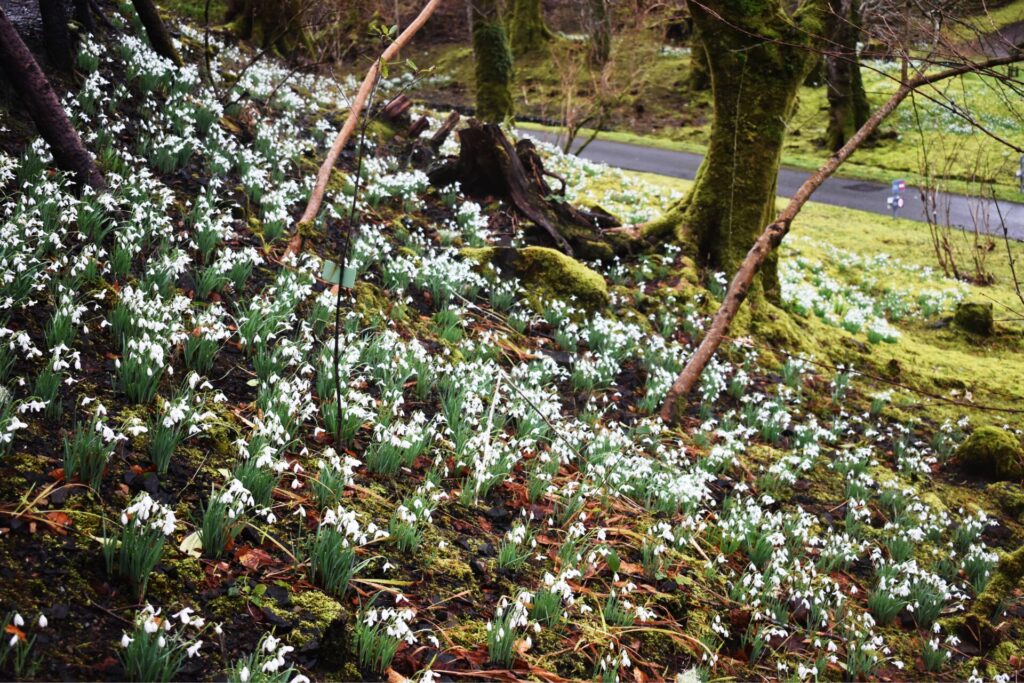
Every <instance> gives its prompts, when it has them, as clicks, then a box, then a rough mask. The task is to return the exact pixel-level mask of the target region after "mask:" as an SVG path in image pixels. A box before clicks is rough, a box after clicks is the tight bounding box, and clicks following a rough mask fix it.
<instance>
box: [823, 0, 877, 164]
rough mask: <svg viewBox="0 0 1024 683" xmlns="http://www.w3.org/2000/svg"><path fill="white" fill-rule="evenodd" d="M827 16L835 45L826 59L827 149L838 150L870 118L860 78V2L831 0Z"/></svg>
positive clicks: (866, 98)
mask: <svg viewBox="0 0 1024 683" xmlns="http://www.w3.org/2000/svg"><path fill="white" fill-rule="evenodd" d="M829 5H830V8H831V12H830V13H829V16H828V21H829V24H830V26H829V36H830V38H831V42H832V45H831V47H830V49H829V52H828V54H827V56H826V57H825V69H826V87H827V91H828V130H827V131H826V133H825V146H826V147H828V148H829V149H830V150H832V151H833V152H834V151H836V150H838V149H839V148H840V147H842V146H843V144H844V143H845V142H846V141H847V140H849V139H850V138H851V137H852V136H853V134H854V133H855V132H856V131H857V129H859V128H860V127H861V126H863V125H864V122H865V121H867V120H868V117H869V116H870V115H871V107H870V105H869V104H868V96H867V94H866V93H865V92H864V82H863V80H861V75H860V60H859V58H858V55H857V43H858V42H859V41H860V36H861V23H860V22H861V19H860V11H859V9H858V8H859V2H858V0H830V1H829Z"/></svg>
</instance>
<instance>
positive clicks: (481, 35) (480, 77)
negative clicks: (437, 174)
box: [469, 0, 512, 123]
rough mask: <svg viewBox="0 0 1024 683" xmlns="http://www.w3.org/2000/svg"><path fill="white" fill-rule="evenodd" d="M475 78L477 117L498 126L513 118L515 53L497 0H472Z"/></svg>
mask: <svg viewBox="0 0 1024 683" xmlns="http://www.w3.org/2000/svg"><path fill="white" fill-rule="evenodd" d="M469 20H470V27H471V30H472V33H473V58H474V60H475V75H476V116H477V118H479V119H480V120H481V121H485V122H488V123H498V122H501V121H504V120H506V119H508V118H511V116H512V87H511V86H512V52H511V51H510V50H509V44H508V39H507V38H506V36H505V27H504V25H502V23H501V17H500V16H499V14H498V3H497V0H470V1H469Z"/></svg>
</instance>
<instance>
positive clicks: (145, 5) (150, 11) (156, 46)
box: [132, 0, 184, 66]
mask: <svg viewBox="0 0 1024 683" xmlns="http://www.w3.org/2000/svg"><path fill="white" fill-rule="evenodd" d="M132 4H133V5H134V6H135V11H136V12H138V14H139V19H141V20H142V25H143V26H144V27H145V29H146V37H148V38H149V44H150V45H151V46H152V47H153V50H155V51H156V53H157V54H158V55H160V56H162V57H166V58H167V59H169V60H171V61H172V62H174V63H175V64H177V65H178V66H181V65H182V64H183V63H184V62H182V61H181V55H179V54H178V50H177V48H175V47H174V41H173V40H171V34H170V33H168V32H167V27H166V26H165V25H164V20H163V19H161V18H160V10H158V9H157V7H156V5H155V4H154V3H153V0H132Z"/></svg>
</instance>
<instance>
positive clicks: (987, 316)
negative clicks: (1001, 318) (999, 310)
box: [953, 301, 996, 337]
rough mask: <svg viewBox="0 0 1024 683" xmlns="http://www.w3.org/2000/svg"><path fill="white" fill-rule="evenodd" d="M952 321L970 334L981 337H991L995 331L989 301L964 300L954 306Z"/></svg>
mask: <svg viewBox="0 0 1024 683" xmlns="http://www.w3.org/2000/svg"><path fill="white" fill-rule="evenodd" d="M953 322H955V323H956V324H957V325H958V326H959V327H960V328H962V329H964V330H966V331H968V332H970V333H971V334H977V335H981V336H983V337H991V336H992V335H993V334H994V333H995V331H996V326H995V323H994V322H993V320H992V304H991V303H979V302H976V301H965V302H963V303H961V304H960V305H958V306H957V307H956V312H955V313H954V314H953Z"/></svg>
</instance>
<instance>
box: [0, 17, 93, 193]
mask: <svg viewBox="0 0 1024 683" xmlns="http://www.w3.org/2000/svg"><path fill="white" fill-rule="evenodd" d="M0 68H2V69H3V71H4V72H5V73H6V74H7V78H8V79H9V80H10V82H11V84H12V85H13V86H14V90H15V91H16V92H17V93H18V96H19V97H20V99H21V102H22V103H23V104H24V106H25V108H26V109H28V112H29V115H30V116H31V117H32V121H33V123H35V125H36V128H37V129H38V130H39V134H40V135H42V136H43V139H44V140H46V142H47V144H48V145H49V146H50V151H51V153H52V154H53V158H54V161H55V162H56V163H57V166H58V167H59V168H61V169H62V170H64V171H67V172H69V173H72V174H74V176H75V178H76V179H77V180H78V181H79V182H81V183H83V184H86V185H89V186H91V187H93V188H94V189H96V190H105V189H106V187H107V184H106V182H105V181H104V180H103V174H102V173H100V170H99V168H97V166H96V162H95V161H93V158H92V157H91V156H90V155H89V152H88V151H87V150H86V149H85V145H83V144H82V139H81V138H80V137H79V136H78V133H77V132H76V131H75V129H74V128H73V127H72V126H71V122H70V121H69V120H68V117H67V114H66V113H65V112H64V108H63V107H62V106H61V105H60V101H59V100H58V99H57V94H56V93H55V92H54V91H53V88H52V87H50V82H49V81H47V80H46V76H45V75H43V72H42V70H41V69H40V68H39V65H38V64H37V63H36V60H35V58H33V57H32V53H31V52H30V51H29V49H28V47H27V46H26V45H25V43H24V42H23V41H22V40H21V36H19V35H18V32H17V31H16V30H15V28H14V25H13V24H11V22H10V20H9V19H8V18H7V15H6V14H5V13H4V11H3V9H2V8H0Z"/></svg>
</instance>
